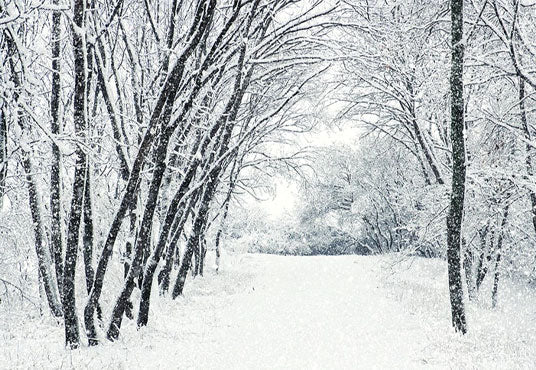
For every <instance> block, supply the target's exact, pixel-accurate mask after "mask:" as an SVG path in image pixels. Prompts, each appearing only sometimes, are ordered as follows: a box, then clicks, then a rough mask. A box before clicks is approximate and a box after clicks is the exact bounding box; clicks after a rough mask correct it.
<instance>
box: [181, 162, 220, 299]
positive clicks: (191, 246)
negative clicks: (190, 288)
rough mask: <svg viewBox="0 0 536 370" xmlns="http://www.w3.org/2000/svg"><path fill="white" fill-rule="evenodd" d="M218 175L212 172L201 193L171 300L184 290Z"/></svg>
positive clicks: (216, 172)
mask: <svg viewBox="0 0 536 370" xmlns="http://www.w3.org/2000/svg"><path fill="white" fill-rule="evenodd" d="M218 175H219V171H213V172H212V173H211V176H210V180H209V183H208V184H207V186H206V188H205V192H204V193H203V197H202V198H201V203H200V204H199V210H198V212H197V215H196V217H195V221H194V226H193V229H192V234H191V235H190V237H189V238H188V243H187V244H186V251H185V252H184V256H183V258H182V262H181V267H180V268H179V274H178V276H177V280H176V281H175V285H174V287H173V293H172V295H171V297H172V298H173V299H175V298H177V297H178V296H179V295H181V294H182V291H183V289H184V283H185V281H186V275H187V274H188V271H189V270H190V267H191V264H192V257H193V254H194V252H195V250H196V249H197V248H198V247H199V237H200V235H201V230H202V229H203V224H204V222H206V220H207V215H208V211H209V204H210V202H211V201H212V198H213V196H214V193H215V191H216V187H217V186H216V181H217V176H218Z"/></svg>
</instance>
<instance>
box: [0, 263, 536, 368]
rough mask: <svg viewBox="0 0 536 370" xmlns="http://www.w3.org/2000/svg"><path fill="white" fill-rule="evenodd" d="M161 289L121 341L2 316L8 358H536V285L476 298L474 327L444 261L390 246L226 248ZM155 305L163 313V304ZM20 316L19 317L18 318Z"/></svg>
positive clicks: (301, 364) (141, 361)
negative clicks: (180, 284) (90, 343)
mask: <svg viewBox="0 0 536 370" xmlns="http://www.w3.org/2000/svg"><path fill="white" fill-rule="evenodd" d="M224 267H225V269H224V270H223V271H222V272H220V274H218V275H216V274H215V273H214V272H213V271H212V269H207V270H209V271H207V273H206V276H205V277H204V278H197V279H195V280H194V281H192V280H190V281H188V283H187V285H186V287H187V289H186V291H185V296H184V297H181V298H179V299H178V300H177V301H174V302H173V301H170V300H168V299H159V298H157V297H155V299H154V301H153V302H154V303H153V305H152V310H153V312H151V318H150V322H149V326H148V327H147V328H146V329H144V330H142V331H139V332H137V331H136V329H135V323H134V322H129V321H128V320H126V322H125V324H124V325H125V326H124V330H123V331H122V337H121V339H120V340H119V342H117V343H114V344H110V343H105V344H104V345H101V346H98V347H96V348H88V347H85V346H84V347H83V348H82V349H80V350H76V351H72V352H69V351H66V350H64V349H63V340H64V339H63V329H62V327H60V326H58V325H55V324H54V323H52V322H49V321H47V320H38V319H32V318H28V317H24V316H22V314H20V315H21V316H20V317H17V315H16V314H14V317H12V318H11V319H9V320H6V317H3V318H2V319H1V320H0V340H1V341H2V346H1V347H0V367H1V368H15V369H17V368H20V369H22V368H94V369H100V368H111V369H138V368H139V369H141V368H143V369H149V368H150V369H153V368H154V369H168V368H181V369H184V368H199V369H206V368H211V369H212V368H214V369H215V368H240V369H253V368H266V369H268V368H269V369H272V368H293V369H298V368H299V369H314V368H318V369H328V368H334V369H341V368H363V369H369V368H420V367H426V368H455V369H458V368H482V369H489V368H501V369H513V368H527V369H529V368H534V366H535V365H536V336H535V331H536V295H535V294H534V292H533V291H531V290H529V289H528V288H523V287H519V286H517V287H516V286H514V285H513V284H512V283H509V282H504V284H506V285H508V286H503V289H502V290H501V292H502V295H501V296H499V307H498V309H496V310H491V309H490V304H489V302H487V301H486V299H484V296H486V297H487V296H488V294H487V291H486V289H487V287H486V286H484V287H483V288H482V289H484V291H483V293H482V299H481V300H480V301H479V302H477V303H471V304H469V305H468V318H469V334H468V335H466V336H463V337H462V336H459V335H456V334H454V333H453V330H452V329H451V327H450V313H449V304H448V294H447V284H446V282H447V277H446V264H445V263H443V262H441V261H438V260H426V259H420V258H419V259H413V260H409V261H404V262H399V261H398V259H397V258H395V257H393V256H373V257H360V256H340V257H282V256H270V255H236V256H233V255H229V256H227V259H226V264H225V266H224ZM155 312H158V314H155ZM19 321H21V322H19Z"/></svg>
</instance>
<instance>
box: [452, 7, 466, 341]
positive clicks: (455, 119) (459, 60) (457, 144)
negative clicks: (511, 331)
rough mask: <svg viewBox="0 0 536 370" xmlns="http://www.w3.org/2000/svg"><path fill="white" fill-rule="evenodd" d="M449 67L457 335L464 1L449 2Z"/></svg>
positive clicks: (461, 325) (461, 326) (461, 315)
mask: <svg viewBox="0 0 536 370" xmlns="http://www.w3.org/2000/svg"><path fill="white" fill-rule="evenodd" d="M451 21H452V24H451V37H452V65H451V77H450V91H451V142H452V193H451V196H450V208H449V214H448V216H447V259H448V275H449V290H450V304H451V310H452V324H453V326H454V329H455V330H456V331H457V332H461V333H462V334H465V333H466V332H467V323H466V319H465V306H464V301H463V289H462V273H461V262H460V247H461V243H460V242H461V240H460V239H461V231H462V219H463V207H464V197H465V138H464V118H465V117H464V96H463V56H464V45H463V41H462V38H463V0H452V1H451Z"/></svg>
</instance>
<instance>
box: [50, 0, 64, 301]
mask: <svg viewBox="0 0 536 370" xmlns="http://www.w3.org/2000/svg"><path fill="white" fill-rule="evenodd" d="M53 4H54V5H58V4H59V0H54V2H53ZM60 21H61V12H59V11H55V12H53V13H52V92H51V97H50V114H51V116H52V121H51V127H50V128H51V130H50V131H51V132H52V134H53V135H59V134H60V132H61V129H60V121H59V104H60V94H61V80H60V47H61V42H60V37H61V34H60ZM60 163H61V153H60V149H59V148H58V146H57V145H56V143H55V142H52V166H51V169H50V211H51V216H52V219H51V244H52V251H53V256H54V265H55V267H56V280H57V282H58V290H59V293H60V296H63V276H62V275H63V242H62V227H61V223H62V217H61V175H60Z"/></svg>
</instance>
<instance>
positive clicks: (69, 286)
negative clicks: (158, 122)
mask: <svg viewBox="0 0 536 370" xmlns="http://www.w3.org/2000/svg"><path fill="white" fill-rule="evenodd" d="M84 18H85V1H83V0H76V1H75V2H74V7H73V21H74V24H75V26H74V27H73V52H74V66H75V67H74V98H73V100H74V101H73V115H74V129H75V133H76V135H77V136H78V138H79V139H80V140H84V139H83V138H84V137H85V130H86V53H85V50H84V49H85V42H84V35H83V34H82V32H84V23H85V22H84ZM85 177H86V153H85V152H84V150H83V149H82V147H81V145H80V144H78V145H77V148H76V165H75V170H74V181H73V193H72V199H71V211H70V215H69V223H68V227H67V245H66V248H65V266H64V270H63V315H64V319H65V342H66V345H67V347H68V348H78V347H79V346H80V334H79V328H78V316H77V313H76V295H75V274H76V261H77V258H78V241H79V231H80V221H81V216H82V208H83V201H84V185H85Z"/></svg>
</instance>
